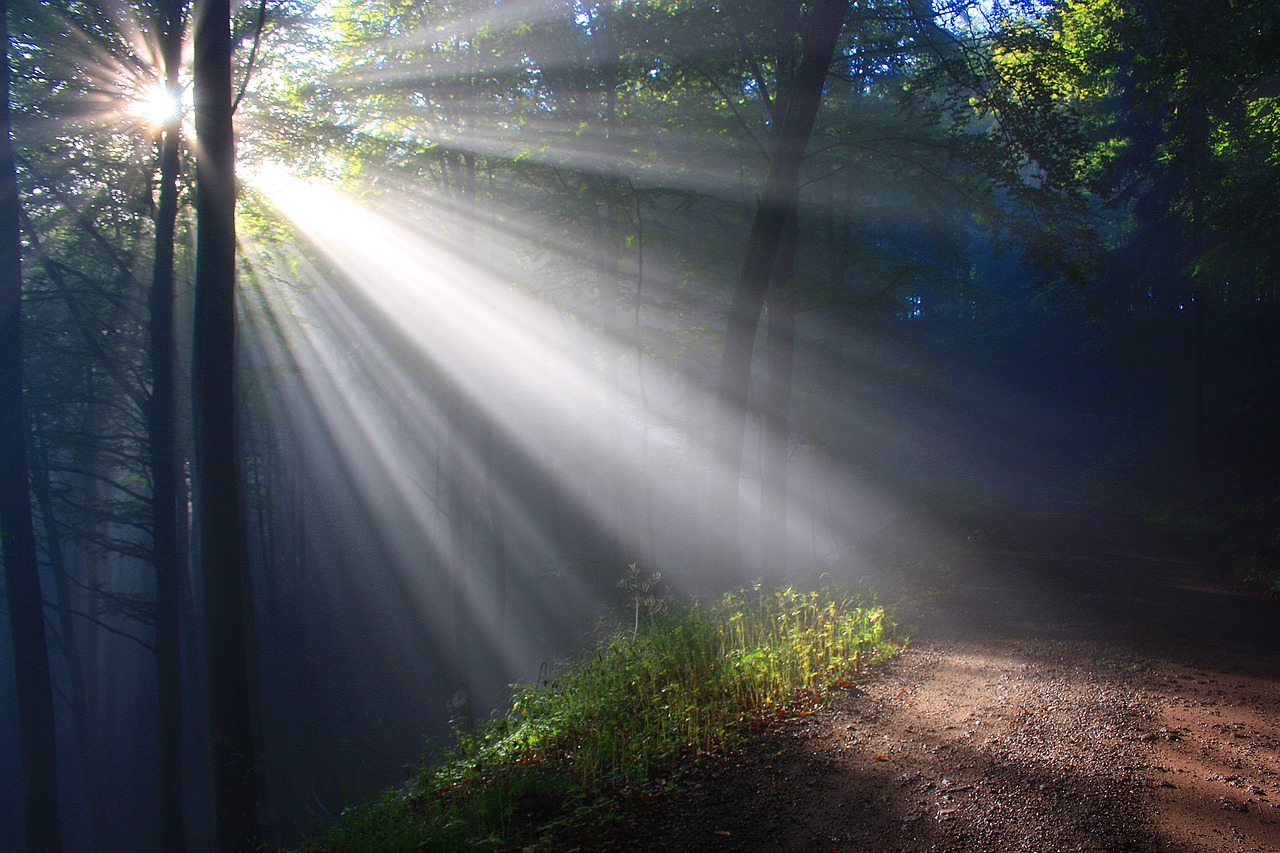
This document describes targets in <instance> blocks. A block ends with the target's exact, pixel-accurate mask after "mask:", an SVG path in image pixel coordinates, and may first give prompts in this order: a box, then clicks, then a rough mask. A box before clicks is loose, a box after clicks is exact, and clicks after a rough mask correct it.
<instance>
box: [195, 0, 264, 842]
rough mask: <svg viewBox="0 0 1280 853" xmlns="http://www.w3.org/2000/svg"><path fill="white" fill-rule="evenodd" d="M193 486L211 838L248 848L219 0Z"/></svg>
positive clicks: (227, 46)
mask: <svg viewBox="0 0 1280 853" xmlns="http://www.w3.org/2000/svg"><path fill="white" fill-rule="evenodd" d="M194 14H195V18H194V21H195V26H194V41H195V58H194V66H193V78H194V87H195V128H196V144H197V146H198V150H197V156H196V227H197V233H196V282H195V333H194V338H193V348H194V351H193V354H192V394H193V403H194V419H193V428H194V442H195V447H194V452H195V469H194V497H195V505H196V524H197V536H198V540H199V545H198V555H199V568H200V571H201V572H202V573H203V576H204V594H205V605H204V606H205V626H206V636H207V638H208V640H207V642H208V657H209V684H208V690H209V717H210V728H211V737H212V747H213V762H214V767H213V773H214V798H215V808H216V812H217V814H216V820H217V846H218V850H220V851H223V853H244V851H247V850H250V849H253V847H254V845H255V843H256V841H255V839H256V838H257V837H258V834H259V830H258V762H257V758H256V752H255V749H254V742H253V712H252V707H253V700H254V697H253V691H252V689H251V683H250V673H251V669H250V667H251V658H252V637H251V633H250V632H251V628H252V625H251V617H252V602H253V596H252V594H251V587H250V580H249V576H248V554H247V550H246V546H245V540H244V530H243V525H244V519H243V516H242V512H241V495H240V477H239V470H240V462H239V454H238V453H237V446H236V411H237V408H238V407H237V405H236V320H235V282H236V275H235V262H236V245H235V203H236V183H235V138H234V133H233V129H232V100H231V97H232V86H231V57H232V42H231V8H230V3H229V0H201V2H198V3H196V5H195V12H194Z"/></svg>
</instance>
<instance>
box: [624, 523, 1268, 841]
mask: <svg viewBox="0 0 1280 853" xmlns="http://www.w3.org/2000/svg"><path fill="white" fill-rule="evenodd" d="M899 533H901V531H899ZM960 533H961V534H962V535H966V534H965V531H960ZM967 538H969V540H970V541H969V542H968V543H967V545H966V546H965V547H964V548H963V549H960V550H959V551H953V552H950V553H949V555H948V556H947V559H948V560H950V561H951V562H949V563H948V569H947V571H946V572H944V573H943V575H942V579H943V583H942V584H941V585H940V586H939V587H938V588H937V589H936V592H935V594H934V595H932V596H930V597H927V598H926V599H924V600H923V601H921V602H919V603H918V605H917V606H916V607H914V608H912V609H911V610H909V611H908V612H907V613H906V614H905V621H906V622H907V623H908V626H909V627H910V631H911V635H912V637H913V641H912V643H911V645H910V648H909V649H908V651H907V652H906V653H905V654H903V655H902V656H901V657H900V658H899V659H898V660H896V661H895V662H893V663H891V664H889V665H888V666H886V667H884V668H882V669H880V670H878V671H877V672H875V673H874V674H872V675H870V676H869V677H867V678H866V679H865V680H863V681H862V682H861V683H859V684H857V685H855V687H854V688H852V689H851V690H849V691H848V692H847V694H845V695H842V696H840V697H839V698H838V699H837V701H836V702H835V703H834V706H833V707H832V708H830V709H828V710H823V711H818V712H816V713H814V714H811V715H796V716H794V717H792V718H790V719H789V720H787V721H786V722H783V723H780V724H779V725H778V726H776V727H774V728H773V729H771V730H769V731H768V732H766V733H765V734H764V735H763V736H762V739H761V740H760V741H759V742H757V743H754V744H752V746H751V747H750V748H749V749H743V750H741V751H739V752H738V753H736V754H734V755H733V756H731V757H730V758H729V759H728V760H727V761H715V762H710V761H709V762H708V763H706V764H705V765H704V766H701V767H699V768H697V770H696V771H695V772H694V774H693V775H692V778H691V779H690V780H689V781H688V783H687V784H686V785H685V786H684V789H683V793H682V794H680V795H679V796H672V797H669V798H663V799H662V800H660V801H659V803H658V804H656V806H655V807H654V809H653V811H652V813H651V814H650V815H648V816H647V817H646V818H645V819H644V820H642V821H641V822H640V824H639V826H637V828H636V829H635V831H634V832H633V833H632V834H631V837H629V838H626V839H620V840H618V841H617V842H616V843H613V844H611V845H609V846H611V847H614V848H618V849H628V850H683V851H695V850H696V851H720V850H723V851H731V850H733V851H769V850H780V851H795V853H800V851H804V852H805V853H828V851H838V853H845V851H850V852H851V853H852V851H992V853H995V851H1002V852H1003V851H1187V853H1190V851H1280V604H1278V603H1277V602H1276V601H1275V600H1268V599H1266V598H1264V597H1261V596H1259V595H1257V594H1256V592H1255V591H1253V590H1250V589H1247V588H1245V587H1244V586H1242V585H1241V584H1238V583H1237V582H1235V581H1233V580H1232V579H1231V578H1230V577H1228V576H1226V575H1225V574H1223V573H1222V571H1221V570H1220V569H1217V568H1215V567H1214V566H1213V565H1212V564H1211V563H1209V562H1205V561H1202V560H1198V559H1194V558H1192V557H1189V556H1187V550H1186V549H1184V548H1181V547H1179V546H1178V545H1177V544H1176V543H1175V542H1173V541H1172V540H1171V539H1170V538H1169V537H1167V536H1163V535H1159V534H1156V533H1153V532H1151V531H1148V530H1144V529H1143V528H1142V527H1141V526H1140V525H1138V524H1137V523H1136V522H1135V521H1132V520H1128V519H1124V518H1121V517H1117V516H1114V515H1110V514H1107V513H1101V512H1097V511H1092V510H1087V509H1085V508H1082V507H1078V506H1070V505H1066V506H1060V507H1056V508H1054V509H1050V510H1041V511H1037V512H1023V513H1020V514H1018V515H1016V516H1014V515H1008V514H1005V516H1004V517H1002V519H1001V520H1000V521H999V522H997V523H986V524H984V525H983V526H981V527H978V528H976V529H975V530H973V531H969V532H968V534H967Z"/></svg>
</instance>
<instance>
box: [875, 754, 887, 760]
mask: <svg viewBox="0 0 1280 853" xmlns="http://www.w3.org/2000/svg"><path fill="white" fill-rule="evenodd" d="M875 760H876V761H888V760H889V759H888V757H886V756H883V755H877V756H876V757H875Z"/></svg>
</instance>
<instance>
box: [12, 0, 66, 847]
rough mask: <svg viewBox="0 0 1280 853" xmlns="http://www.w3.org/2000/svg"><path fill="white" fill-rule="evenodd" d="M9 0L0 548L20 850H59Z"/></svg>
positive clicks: (55, 766) (51, 693)
mask: <svg viewBox="0 0 1280 853" xmlns="http://www.w3.org/2000/svg"><path fill="white" fill-rule="evenodd" d="M8 21H9V4H8V2H7V0H0V550H2V552H3V556H4V574H5V592H6V595H7V599H8V602H9V630H10V632H11V635H12V640H13V659H14V676H15V681H16V685H15V686H16V688H17V703H18V733H19V741H20V744H19V751H20V756H21V758H20V761H21V765H22V766H21V768H20V778H21V780H22V829H23V837H24V838H25V840H26V846H27V853H59V851H61V850H62V838H61V834H60V831H59V826H58V773H57V750H56V746H55V737H56V732H55V728H54V718H53V688H52V684H51V683H50V678H49V646H48V637H47V636H46V634H45V620H44V600H43V596H42V594H41V591H40V574H39V571H40V567H39V562H38V558H37V555H36V538H35V525H34V522H33V520H32V514H31V486H30V482H29V480H28V471H29V466H28V458H27V413H26V408H25V401H24V399H23V365H22V342H21V339H20V337H19V335H20V332H21V326H22V323H21V315H22V243H21V238H20V236H19V228H20V224H19V217H18V209H19V206H18V180H17V174H16V167H15V165H14V156H13V139H12V136H11V132H10V131H11V126H10V118H9V97H10V73H9V23H8Z"/></svg>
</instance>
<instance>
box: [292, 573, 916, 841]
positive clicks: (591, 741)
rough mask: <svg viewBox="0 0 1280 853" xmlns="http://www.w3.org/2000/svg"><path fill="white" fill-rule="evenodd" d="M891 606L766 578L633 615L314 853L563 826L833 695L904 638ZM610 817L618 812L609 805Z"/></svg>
mask: <svg viewBox="0 0 1280 853" xmlns="http://www.w3.org/2000/svg"><path fill="white" fill-rule="evenodd" d="M893 635H894V629H893V624H892V622H891V621H890V620H889V619H888V617H887V616H886V614H885V612H884V610H883V608H880V607H868V606H864V605H863V604H861V603H860V601H859V600H858V599H856V598H855V597H853V596H852V595H851V594H849V593H847V592H843V591H841V590H839V589H834V588H827V589H823V590H821V591H816V592H799V591H796V590H794V589H784V590H781V591H776V592H771V591H767V590H763V589H761V588H760V587H759V586H758V585H757V586H756V587H754V588H752V589H751V590H749V591H748V590H743V591H738V592H733V593H729V594H728V595H726V596H725V597H724V598H723V599H721V600H720V601H719V602H716V603H714V604H711V605H704V604H700V603H697V602H694V603H690V604H683V605H681V606H674V607H670V608H668V609H667V610H666V611H665V612H662V613H659V614H655V615H654V617H653V618H652V619H651V620H648V622H647V624H644V623H642V624H641V626H640V629H639V630H635V629H634V628H633V627H632V626H630V625H628V626H626V627H624V628H621V629H619V630H617V631H616V632H615V633H613V634H611V635H610V636H608V637H606V638H605V639H604V640H602V641H601V642H600V643H599V644H598V645H597V647H596V648H595V649H594V651H592V652H591V653H590V654H588V655H585V656H583V657H582V658H580V659H578V660H577V661H574V662H572V663H571V664H570V665H568V666H566V667H565V668H564V669H563V671H562V672H561V673H560V674H558V675H556V676H554V677H549V678H546V679H544V680H542V681H541V682H540V683H537V684H525V685H516V686H515V688H514V692H513V698H512V701H511V708H510V710H509V712H508V713H507V714H506V715H505V716H503V717H500V718H496V719H494V720H491V721H490V722H488V723H487V724H485V725H483V726H481V727H480V728H479V729H478V730H477V731H475V732H473V733H460V735H459V744H458V746H457V747H455V748H454V749H453V750H452V752H451V753H450V754H448V755H447V756H446V757H445V760H444V761H443V762H441V763H440V764H438V765H436V766H433V767H429V768H425V769H423V770H422V771H420V772H419V773H418V774H417V775H416V777H414V778H413V779H412V780H411V781H410V783H409V784H408V785H407V786H406V787H405V788H403V789H400V790H394V791H389V792H387V793H386V794H384V795H383V796H382V798H381V799H379V800H377V801H376V802H373V803H370V804H367V805H363V806H359V807H356V808H353V809H350V810H348V811H347V812H345V813H344V814H343V815H342V817H341V818H340V819H339V820H338V822H337V823H336V824H335V825H334V826H332V827H330V828H329V829H327V830H326V831H325V832H324V833H323V834H322V835H320V836H318V837H317V838H315V839H314V840H312V841H311V842H310V844H309V845H308V846H307V847H306V848H305V849H306V850H307V851H311V853H321V851H323V852H324V853H339V851H348V850H350V851H356V850H358V851H402V850H459V849H471V850H507V849H511V848H512V846H513V845H517V844H518V843H521V842H526V841H528V840H531V839H536V838H538V837H540V836H546V835H548V834H549V833H554V832H555V830H556V829H557V828H558V827H560V826H562V825H563V822H564V821H565V820H566V819H567V818H569V817H570V816H572V815H573V814H575V813H579V814H580V813H583V812H592V810H593V809H599V808H600V805H601V804H602V803H607V802H609V801H610V799H611V798H612V797H615V796H617V795H619V794H620V793H622V792H625V791H626V790H627V789H628V788H630V787H631V786H634V785H637V784H647V783H652V782H654V781H656V780H659V779H662V778H670V776H671V773H672V770H673V769H674V768H675V767H676V766H677V764H678V762H679V760H680V759H681V757H682V756H686V755H690V754H693V753H696V752H698V751H710V750H716V749H718V748H721V747H723V746H724V745H725V744H726V743H728V742H730V741H731V740H732V739H734V738H735V737H740V736H741V735H742V733H743V732H744V731H745V730H746V727H747V725H748V724H749V723H750V722H751V721H753V720H760V719H762V718H764V717H767V716H771V715H785V714H786V713H788V709H793V708H796V707H797V706H796V705H795V703H796V702H797V700H798V699H804V700H806V701H810V702H812V701H813V700H815V699H816V700H821V699H825V698H826V697H827V696H828V695H829V692H830V691H831V690H833V689H839V688H842V687H847V686H848V679H850V678H852V677H853V676H854V675H856V674H857V673H858V672H859V671H860V670H861V669H862V668H864V667H866V666H868V665H870V664H872V663H874V662H877V661H880V660H883V659H884V658H886V657H888V656H889V655H891V654H893V653H894V652H895V651H897V650H898V649H899V648H901V641H899V640H897V639H896V638H894V636H893ZM601 817H603V815H602V813H601Z"/></svg>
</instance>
